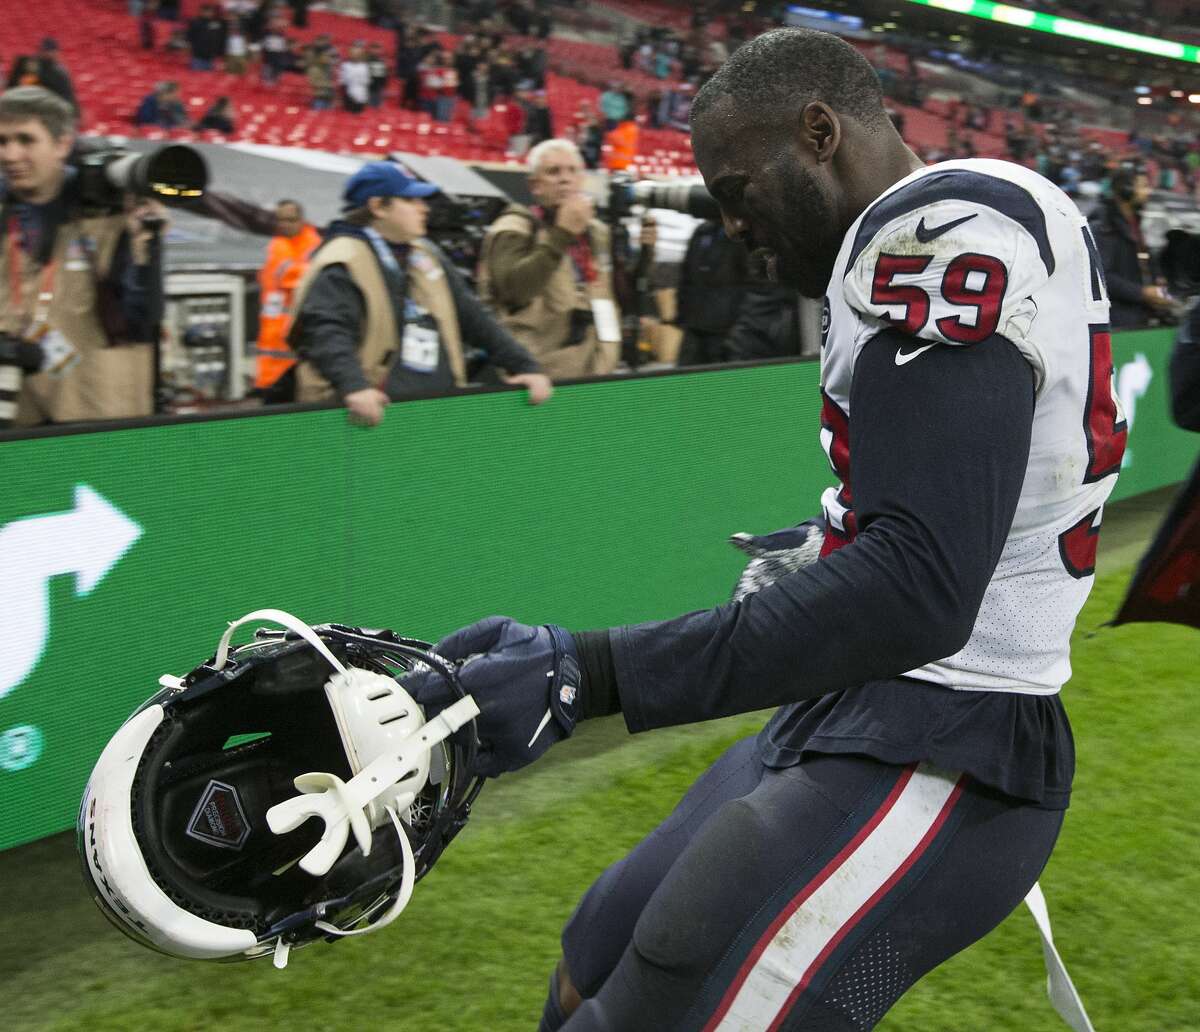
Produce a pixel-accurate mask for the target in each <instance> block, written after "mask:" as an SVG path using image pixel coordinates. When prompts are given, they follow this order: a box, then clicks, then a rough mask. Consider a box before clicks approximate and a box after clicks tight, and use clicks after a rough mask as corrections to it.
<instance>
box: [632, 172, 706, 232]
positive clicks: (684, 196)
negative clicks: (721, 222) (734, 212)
mask: <svg viewBox="0 0 1200 1032" xmlns="http://www.w3.org/2000/svg"><path fill="white" fill-rule="evenodd" d="M639 205H640V206H641V207H643V208H667V209H669V210H671V211H681V212H683V213H684V214H686V215H691V216H692V217H693V218H696V219H720V217H721V208H720V206H719V205H718V204H717V202H716V200H714V198H713V195H712V194H710V193H709V192H708V190H707V189H706V188H705V186H704V181H703V180H702V179H677V180H675V181H674V182H670V183H656V182H654V181H652V180H634V179H633V178H631V177H630V176H626V175H616V176H613V177H612V179H611V181H610V182H609V186H608V217H609V219H610V220H611V221H614V222H615V221H617V220H618V219H623V218H625V217H626V216H627V215H630V214H631V213H632V212H633V209H634V208H635V207H636V206H639Z"/></svg>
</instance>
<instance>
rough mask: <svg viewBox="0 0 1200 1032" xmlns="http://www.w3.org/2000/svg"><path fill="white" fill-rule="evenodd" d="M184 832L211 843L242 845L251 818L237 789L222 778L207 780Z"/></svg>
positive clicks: (235, 847)
mask: <svg viewBox="0 0 1200 1032" xmlns="http://www.w3.org/2000/svg"><path fill="white" fill-rule="evenodd" d="M187 833H188V835H189V836H191V837H192V838H194V839H198V840H199V841H201V842H206V843H208V844H209V845H210V846H220V847H221V848H222V849H241V848H242V846H244V845H245V844H246V839H248V838H249V837H250V822H249V821H248V820H246V812H245V811H244V810H243V809H242V801H241V799H240V798H239V797H238V794H237V789H235V788H234V787H233V786H232V785H227V784H225V783H224V782H223V781H210V782H209V783H208V785H207V786H205V789H204V793H203V794H202V795H201V796H200V801H199V802H198V803H197V804H196V809H195V810H193V811H192V819H191V820H190V821H188V827H187Z"/></svg>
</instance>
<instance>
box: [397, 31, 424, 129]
mask: <svg viewBox="0 0 1200 1032" xmlns="http://www.w3.org/2000/svg"><path fill="white" fill-rule="evenodd" d="M425 46H426V44H425V43H424V42H423V40H422V38H421V35H420V34H417V35H415V36H413V35H410V33H409V30H408V27H407V26H406V25H405V24H404V23H403V22H402V23H401V24H400V25H399V26H397V28H396V78H397V79H399V80H400V106H401V107H404V108H409V109H410V110H411V109H415V108H417V107H418V106H419V104H420V97H421V73H420V67H421V62H422V61H423V60H424V59H425V55H426V53H428V51H427V50H426V49H425Z"/></svg>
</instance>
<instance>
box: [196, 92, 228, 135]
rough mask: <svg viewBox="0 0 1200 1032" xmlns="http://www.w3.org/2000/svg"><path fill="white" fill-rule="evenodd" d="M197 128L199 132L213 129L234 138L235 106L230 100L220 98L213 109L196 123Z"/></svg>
mask: <svg viewBox="0 0 1200 1032" xmlns="http://www.w3.org/2000/svg"><path fill="white" fill-rule="evenodd" d="M195 128H196V129H197V130H198V131H203V130H205V129H211V130H212V131H213V132H217V133H223V134H224V135H225V136H232V135H233V131H234V124H233V104H232V102H231V101H230V99H229V98H228V97H218V98H217V99H216V100H215V101H214V102H213V105H212V107H210V108H209V109H208V110H207V111H206V112H204V117H203V118H201V119H200V121H198V122H197V123H196V125H195Z"/></svg>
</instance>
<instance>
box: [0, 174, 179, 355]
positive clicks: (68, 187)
mask: <svg viewBox="0 0 1200 1032" xmlns="http://www.w3.org/2000/svg"><path fill="white" fill-rule="evenodd" d="M23 208H25V209H27V210H25V211H23V210H22V209H23ZM94 214H96V212H95V211H94V210H92V209H89V208H85V207H84V204H83V201H82V199H81V197H80V193H79V177H78V175H77V174H76V172H75V171H74V169H72V168H71V167H70V166H68V168H67V177H66V179H65V181H64V182H63V188H62V191H61V192H60V193H59V195H58V196H57V197H56V198H54V200H52V201H50V202H49V203H47V204H40V205H29V206H23V205H22V204H21V203H20V202H19V201H17V199H16V198H10V197H9V196H8V194H7V191H6V189H5V185H4V180H3V179H0V247H7V246H8V240H7V229H8V226H9V224H10V223H11V222H12V221H13V220H14V219H16V220H18V221H22V220H28V222H29V223H30V228H31V229H33V228H34V227H36V230H35V232H36V239H37V241H38V244H37V248H36V251H35V252H34V253H33V254H32V257H33V259H34V261H36V262H37V264H38V265H42V266H44V265H45V264H46V263H47V262H49V261H50V259H51V257H52V255H53V251H54V242H55V239H56V238H57V236H58V231H59V229H61V228H62V227H63V226H64V225H66V224H67V223H68V222H72V221H74V220H75V219H78V218H81V217H83V216H85V215H94ZM96 295H97V304H98V305H99V311H98V317H99V320H100V325H101V326H102V327H103V329H104V333H105V335H106V336H107V337H108V339H109V341H110V343H113V344H122V343H127V342H135V341H146V340H156V339H157V338H158V328H159V324H160V323H161V322H162V318H163V272H162V248H161V246H159V245H155V246H154V247H153V248H152V249H151V252H150V262H149V264H147V265H134V264H133V251H132V249H131V247H130V243H129V237H128V235H127V234H124V233H123V234H122V235H121V239H120V241H119V242H118V243H117V250H116V253H115V254H114V255H113V259H112V264H111V265H110V266H109V269H108V275H107V276H106V277H105V278H104V279H102V280H99V281H98V282H97V284H96Z"/></svg>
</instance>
